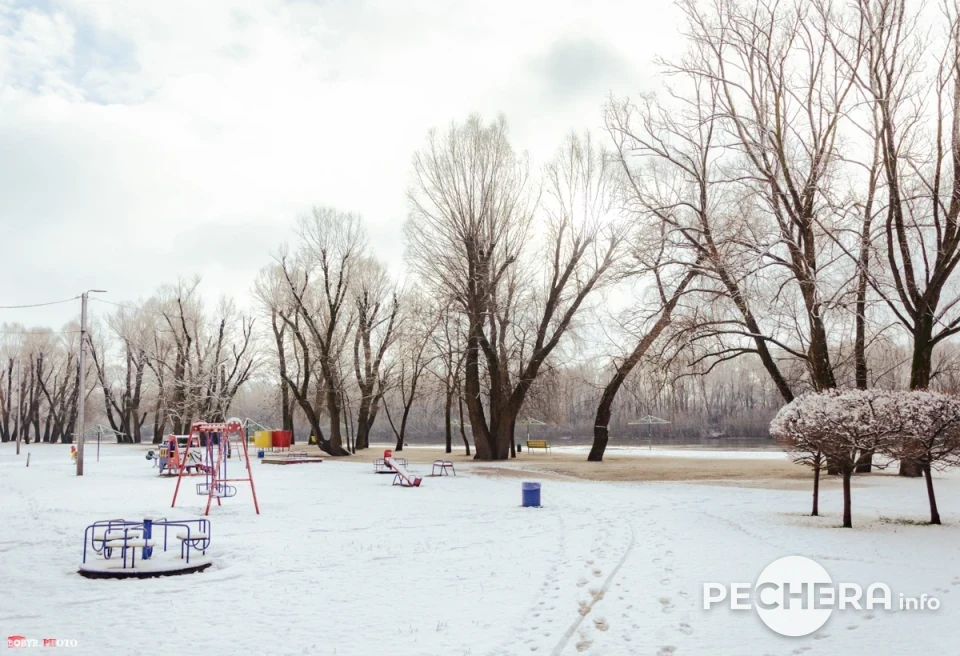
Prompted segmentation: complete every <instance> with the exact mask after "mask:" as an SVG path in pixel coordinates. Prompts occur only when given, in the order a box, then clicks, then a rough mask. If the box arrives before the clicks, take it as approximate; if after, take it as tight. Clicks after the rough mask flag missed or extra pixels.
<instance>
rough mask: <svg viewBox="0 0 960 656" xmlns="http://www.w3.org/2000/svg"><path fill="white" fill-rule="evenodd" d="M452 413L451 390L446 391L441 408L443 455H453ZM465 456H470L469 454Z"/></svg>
mask: <svg viewBox="0 0 960 656" xmlns="http://www.w3.org/2000/svg"><path fill="white" fill-rule="evenodd" d="M452 412H453V388H450V389H448V390H447V398H446V399H445V403H444V406H443V430H444V433H443V437H444V453H453V430H452V418H451V416H450V415H451V414H452ZM467 455H470V454H469V453H468V454H467Z"/></svg>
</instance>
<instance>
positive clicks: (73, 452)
mask: <svg viewBox="0 0 960 656" xmlns="http://www.w3.org/2000/svg"><path fill="white" fill-rule="evenodd" d="M70 461H71V462H76V461H77V447H76V445H74V444H71V445H70Z"/></svg>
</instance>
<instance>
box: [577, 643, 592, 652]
mask: <svg viewBox="0 0 960 656" xmlns="http://www.w3.org/2000/svg"><path fill="white" fill-rule="evenodd" d="M592 644H593V642H592V641H590V640H581V641H580V642H578V643H577V651H587V650H588V649H590V645H592Z"/></svg>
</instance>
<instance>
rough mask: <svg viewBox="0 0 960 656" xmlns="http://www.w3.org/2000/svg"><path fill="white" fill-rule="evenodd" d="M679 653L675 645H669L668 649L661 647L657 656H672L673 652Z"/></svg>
mask: <svg viewBox="0 0 960 656" xmlns="http://www.w3.org/2000/svg"><path fill="white" fill-rule="evenodd" d="M675 651H677V648H676V647H674V646H673V645H667V646H666V647H661V648H660V651H658V652H657V656H670V654H672V653H673V652H675Z"/></svg>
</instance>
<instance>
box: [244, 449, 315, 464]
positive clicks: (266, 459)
mask: <svg viewBox="0 0 960 656" xmlns="http://www.w3.org/2000/svg"><path fill="white" fill-rule="evenodd" d="M257 457H258V458H260V462H261V463H263V464H265V465H299V464H303V463H307V462H323V458H322V457H321V456H313V455H310V454H308V453H307V452H306V451H287V452H286V453H271V454H269V455H266V454H264V453H263V451H260V452H258V454H257Z"/></svg>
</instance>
